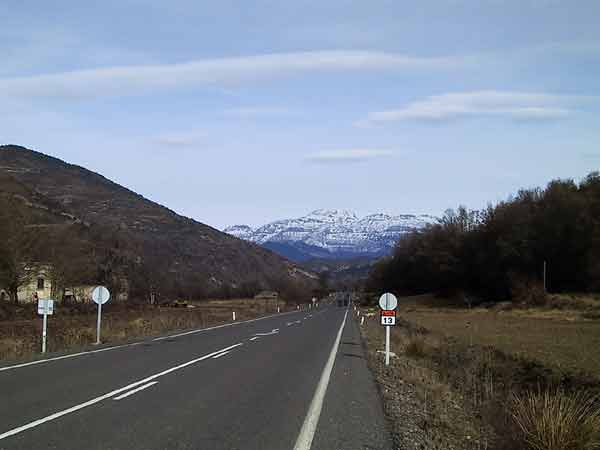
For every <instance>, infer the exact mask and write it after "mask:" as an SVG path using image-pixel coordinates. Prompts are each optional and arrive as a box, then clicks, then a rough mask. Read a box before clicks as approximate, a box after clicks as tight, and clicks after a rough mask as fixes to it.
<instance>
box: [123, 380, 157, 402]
mask: <svg viewBox="0 0 600 450" xmlns="http://www.w3.org/2000/svg"><path fill="white" fill-rule="evenodd" d="M156 383H158V381H153V382H151V383H148V384H144V385H143V386H140V387H139V388H137V389H134V390H133V391H129V392H126V393H125V394H123V395H119V396H118V397H115V398H114V399H113V400H123V399H124V398H127V397H129V396H130V395H133V394H135V393H137V392H140V391H143V390H144V389H147V388H149V387H150V386H154V385H155V384H156Z"/></svg>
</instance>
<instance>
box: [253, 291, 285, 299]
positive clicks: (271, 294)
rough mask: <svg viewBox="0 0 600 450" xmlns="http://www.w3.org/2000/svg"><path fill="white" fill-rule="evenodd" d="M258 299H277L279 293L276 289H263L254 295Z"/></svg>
mask: <svg viewBox="0 0 600 450" xmlns="http://www.w3.org/2000/svg"><path fill="white" fill-rule="evenodd" d="M254 298H255V299H256V300H277V299H279V293H278V292H275V291H261V292H259V293H258V294H256V295H255V296H254Z"/></svg>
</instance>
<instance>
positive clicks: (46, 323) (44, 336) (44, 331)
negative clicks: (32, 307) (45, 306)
mask: <svg viewBox="0 0 600 450" xmlns="http://www.w3.org/2000/svg"><path fill="white" fill-rule="evenodd" d="M47 329H48V314H45V313H44V320H43V328H42V353H46V331H47Z"/></svg>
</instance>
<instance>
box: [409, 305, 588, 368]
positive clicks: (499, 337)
mask: <svg viewBox="0 0 600 450" xmlns="http://www.w3.org/2000/svg"><path fill="white" fill-rule="evenodd" d="M402 300H403V301H401V302H400V303H401V305H402V306H401V308H400V315H401V317H403V318H405V319H406V320H408V321H410V322H412V323H415V324H417V325H419V326H421V327H424V328H426V329H428V330H431V331H433V332H436V333H440V334H442V335H446V336H452V337H453V338H456V339H458V340H460V341H461V342H463V343H465V344H468V345H471V344H478V345H482V346H490V347H494V348H496V349H498V350H501V351H503V352H505V353H507V354H510V355H515V356H518V357H522V358H524V359H528V360H532V361H537V362H539V363H541V364H543V365H545V366H548V367H550V368H552V369H553V370H557V371H558V372H560V373H578V372H587V373H589V374H592V375H596V376H597V375H598V374H600V358H598V357H597V355H598V349H599V348H600V320H594V319H593V318H590V317H589V316H587V314H589V311H588V312H587V314H583V315H582V313H581V312H577V311H573V310H562V311H559V310H553V309H545V308H544V309H531V308H528V309H511V310H508V311H502V310H500V311H499V310H496V309H485V308H474V309H467V308H456V307H442V306H440V304H439V301H437V299H431V298H426V299H424V298H423V297H420V298H419V299H418V300H415V299H414V298H406V299H402ZM423 300H424V301H423ZM436 301H437V303H436ZM432 304H433V305H434V306H430V305H432Z"/></svg>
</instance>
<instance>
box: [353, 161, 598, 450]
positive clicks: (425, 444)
mask: <svg viewBox="0 0 600 450" xmlns="http://www.w3.org/2000/svg"><path fill="white" fill-rule="evenodd" d="M364 292H365V300H364V305H365V306H368V307H369V308H368V309H366V310H364V311H363V312H365V313H370V314H372V315H375V319H373V318H369V319H367V320H366V324H365V326H364V327H363V333H364V336H365V340H366V342H367V345H368V347H369V350H370V352H369V353H370V357H371V363H372V367H373V369H374V372H375V374H376V376H377V379H378V381H379V382H380V384H381V386H382V393H383V397H384V399H385V403H386V408H387V410H388V412H389V415H390V417H391V418H392V423H393V425H394V430H395V434H396V437H397V439H398V440H399V447H400V448H415V449H416V448H428V449H452V448H456V449H494V450H542V449H543V450H555V449H556V450H558V449H563V450H589V449H597V448H600V397H599V396H598V395H599V393H600V358H598V355H599V354H600V353H599V349H600V294H599V292H600V174H599V173H598V172H594V173H591V174H589V175H588V176H587V177H586V178H585V179H584V180H583V181H582V182H580V183H576V182H574V181H572V180H555V181H552V182H551V183H549V184H548V185H547V186H546V187H545V188H543V189H541V188H537V189H526V190H522V191H520V192H519V193H518V194H517V195H516V196H514V197H511V198H510V199H508V200H506V201H503V202H500V203H498V204H496V205H490V206H488V207H487V208H486V209H485V210H482V211H469V210H467V209H466V208H464V207H460V208H459V209H458V211H453V210H449V211H447V212H446V214H445V216H444V217H443V218H442V219H441V220H440V223H439V224H435V225H431V226H428V227H426V228H425V229H424V230H422V231H420V232H416V233H413V234H411V235H409V236H407V237H406V238H404V239H401V240H400V241H399V242H398V244H397V246H396V248H395V250H394V252H393V254H392V255H391V256H390V257H389V258H385V259H383V260H381V261H380V262H379V263H377V265H376V266H375V268H374V269H373V270H372V271H371V273H370V275H369V278H368V280H367V281H366V283H365V285H364ZM382 292H393V293H395V294H396V295H399V296H404V297H403V298H401V300H400V304H401V308H400V310H399V315H400V317H401V320H400V325H399V326H397V327H396V328H395V329H394V331H393V333H392V335H393V351H395V352H397V353H398V357H397V358H394V359H393V364H392V365H391V366H390V367H385V366H383V363H382V358H381V357H380V355H379V354H378V353H376V350H381V349H382V342H383V332H384V331H383V327H381V326H380V325H379V324H378V317H377V315H376V314H377V309H376V307H375V305H376V303H377V295H376V294H375V293H382ZM369 293H373V294H369ZM427 293H433V294H431V295H429V294H427ZM407 296H410V297H407ZM400 402H402V403H404V404H407V405H412V410H413V411H414V413H413V414H411V415H409V416H406V414H404V413H402V410H401V408H400V407H399V406H397V404H398V403H400ZM406 424H411V425H412V427H413V430H417V431H418V433H417V435H418V436H419V445H416V444H415V442H416V441H415V439H414V437H411V436H410V435H409V434H407V433H406ZM413 435H414V433H413Z"/></svg>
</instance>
